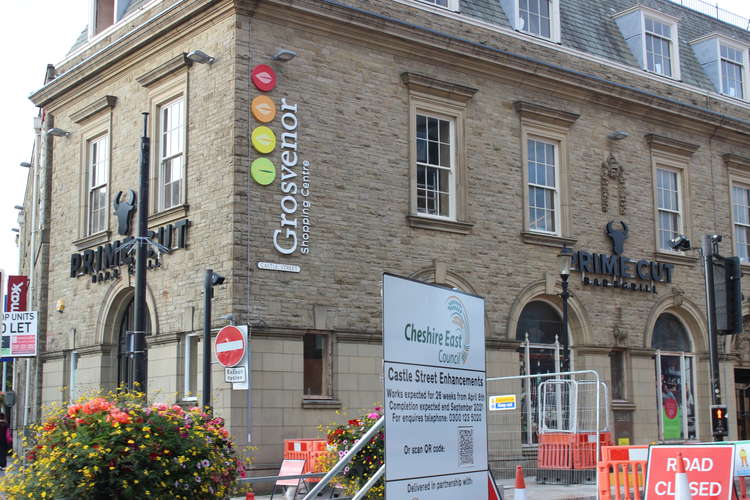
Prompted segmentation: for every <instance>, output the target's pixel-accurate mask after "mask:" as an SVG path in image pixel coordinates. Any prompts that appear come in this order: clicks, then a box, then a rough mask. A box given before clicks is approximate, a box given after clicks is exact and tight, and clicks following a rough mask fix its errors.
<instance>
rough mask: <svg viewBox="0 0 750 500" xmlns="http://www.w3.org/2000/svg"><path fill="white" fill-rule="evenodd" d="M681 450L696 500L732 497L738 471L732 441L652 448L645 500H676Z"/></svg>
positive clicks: (729, 498)
mask: <svg viewBox="0 0 750 500" xmlns="http://www.w3.org/2000/svg"><path fill="white" fill-rule="evenodd" d="M678 453H681V454H682V460H683V463H684V464H685V472H687V477H688V485H689V487H690V494H691V495H692V497H693V500H731V498H732V477H733V474H734V445H731V444H729V445H711V444H706V445H683V446H670V445H666V446H652V447H650V448H649V453H648V473H647V476H646V477H647V480H646V481H647V482H646V494H645V498H644V500H657V499H660V500H672V499H674V497H675V474H676V473H677V470H678V462H677V460H678V458H677V454H678Z"/></svg>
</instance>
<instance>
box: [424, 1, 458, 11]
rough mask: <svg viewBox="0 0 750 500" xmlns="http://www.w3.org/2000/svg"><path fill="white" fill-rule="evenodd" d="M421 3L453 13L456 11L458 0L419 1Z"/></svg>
mask: <svg viewBox="0 0 750 500" xmlns="http://www.w3.org/2000/svg"><path fill="white" fill-rule="evenodd" d="M421 1H422V2H424V3H428V4H431V5H436V6H438V7H442V8H444V9H448V10H453V11H457V10H458V0H421Z"/></svg>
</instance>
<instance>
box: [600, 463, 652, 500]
mask: <svg viewBox="0 0 750 500" xmlns="http://www.w3.org/2000/svg"><path fill="white" fill-rule="evenodd" d="M646 464H647V461H646V460H632V461H631V460H609V461H606V462H605V461H602V462H599V466H598V474H599V499H600V500H641V498H642V496H641V490H642V489H643V488H644V486H645V480H646Z"/></svg>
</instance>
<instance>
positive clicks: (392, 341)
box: [383, 274, 488, 500]
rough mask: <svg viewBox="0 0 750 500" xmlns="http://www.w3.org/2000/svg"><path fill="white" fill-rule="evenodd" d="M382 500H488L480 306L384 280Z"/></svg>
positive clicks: (452, 294) (469, 298) (434, 289)
mask: <svg viewBox="0 0 750 500" xmlns="http://www.w3.org/2000/svg"><path fill="white" fill-rule="evenodd" d="M383 351H384V355H383V360H384V367H383V369H384V385H385V418H386V442H385V455H386V456H385V464H386V465H385V466H386V472H385V479H386V490H385V491H386V495H385V496H386V498H412V497H415V496H416V497H418V498H420V500H428V499H430V500H433V499H434V500H442V499H448V498H471V499H472V500H486V499H487V495H488V490H487V421H486V411H487V408H486V401H487V393H486V389H485V378H486V372H485V348H484V300H483V299H482V298H480V297H476V296H474V295H469V294H466V293H463V292H459V291H456V290H451V289H448V288H443V287H439V286H434V285H428V284H425V283H420V282H417V281H412V280H408V279H405V278H400V277H397V276H393V275H389V274H385V275H383Z"/></svg>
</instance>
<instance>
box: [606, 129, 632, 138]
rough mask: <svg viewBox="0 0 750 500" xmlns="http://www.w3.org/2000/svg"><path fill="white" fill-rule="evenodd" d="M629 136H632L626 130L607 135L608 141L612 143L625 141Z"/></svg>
mask: <svg viewBox="0 0 750 500" xmlns="http://www.w3.org/2000/svg"><path fill="white" fill-rule="evenodd" d="M629 135H630V134H628V133H627V132H625V131H624V130H615V131H614V132H610V133H609V134H608V135H607V139H609V140H611V141H621V140H623V139H625V138H626V137H628V136H629Z"/></svg>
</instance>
